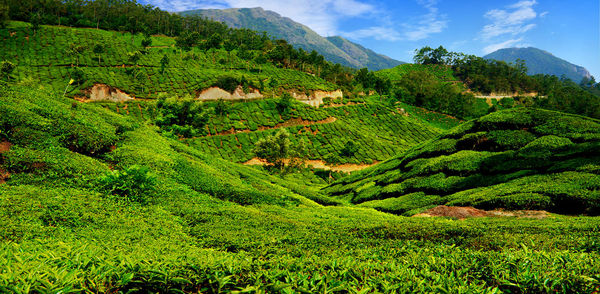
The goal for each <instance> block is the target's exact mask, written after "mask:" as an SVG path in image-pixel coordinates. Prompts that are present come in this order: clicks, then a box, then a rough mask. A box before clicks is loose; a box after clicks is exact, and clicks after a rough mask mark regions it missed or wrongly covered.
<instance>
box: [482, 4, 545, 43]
mask: <svg viewBox="0 0 600 294" xmlns="http://www.w3.org/2000/svg"><path fill="white" fill-rule="evenodd" d="M536 4H537V1H536V0H522V1H519V2H517V3H515V4H512V5H509V6H507V7H506V8H505V9H493V10H490V11H488V12H486V13H485V15H484V17H485V18H486V19H487V20H488V21H489V22H490V23H489V24H487V25H485V26H484V27H483V29H482V30H481V33H480V35H481V40H483V41H484V42H485V43H487V44H488V45H487V46H485V47H484V48H483V52H484V53H485V54H488V53H491V52H494V51H496V50H498V49H502V48H506V47H511V46H519V45H521V46H522V44H520V42H522V41H523V40H524V34H525V33H526V32H528V31H530V30H532V29H534V28H535V27H536V24H535V23H534V21H535V20H536V19H537V18H538V17H543V16H544V15H545V14H544V15H542V16H540V15H538V13H537V12H536V11H535V9H534V6H535V5H536Z"/></svg>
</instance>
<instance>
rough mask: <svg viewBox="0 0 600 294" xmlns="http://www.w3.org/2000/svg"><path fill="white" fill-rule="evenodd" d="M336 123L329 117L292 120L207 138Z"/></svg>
mask: <svg viewBox="0 0 600 294" xmlns="http://www.w3.org/2000/svg"><path fill="white" fill-rule="evenodd" d="M335 121H337V118H335V117H334V116H331V117H328V118H326V119H323V120H317V121H311V120H303V119H301V118H292V119H290V120H288V121H285V122H282V123H279V124H276V125H275V126H273V127H267V126H260V127H258V128H257V129H256V130H255V131H251V130H249V129H244V130H236V129H235V128H231V129H229V130H227V131H223V132H218V133H212V134H208V135H206V136H205V137H212V136H224V135H231V134H239V133H250V132H257V131H266V130H274V129H280V128H287V127H294V126H310V125H319V124H329V123H333V122H335Z"/></svg>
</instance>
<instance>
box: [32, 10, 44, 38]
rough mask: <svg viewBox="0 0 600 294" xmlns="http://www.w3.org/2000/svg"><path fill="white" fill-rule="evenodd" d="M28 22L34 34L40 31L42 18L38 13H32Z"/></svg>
mask: <svg viewBox="0 0 600 294" xmlns="http://www.w3.org/2000/svg"><path fill="white" fill-rule="evenodd" d="M29 22H30V23H31V29H32V30H33V32H34V34H35V33H36V32H37V31H38V30H39V29H40V26H41V25H42V16H41V15H40V13H39V12H38V13H32V14H31V15H30V16H29Z"/></svg>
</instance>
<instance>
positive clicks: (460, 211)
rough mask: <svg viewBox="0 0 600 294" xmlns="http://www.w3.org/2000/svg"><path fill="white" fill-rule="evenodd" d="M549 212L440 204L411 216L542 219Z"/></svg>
mask: <svg viewBox="0 0 600 294" xmlns="http://www.w3.org/2000/svg"><path fill="white" fill-rule="evenodd" d="M549 215H550V214H549V213H548V212H547V211H543V210H515V211H509V210H491V211H487V210H481V209H477V208H474V207H459V206H445V205H440V206H437V207H434V208H431V209H428V210H426V211H424V212H422V213H419V214H416V215H413V217H451V218H457V219H465V218H471V217H518V218H535V219H542V218H546V217H548V216H549Z"/></svg>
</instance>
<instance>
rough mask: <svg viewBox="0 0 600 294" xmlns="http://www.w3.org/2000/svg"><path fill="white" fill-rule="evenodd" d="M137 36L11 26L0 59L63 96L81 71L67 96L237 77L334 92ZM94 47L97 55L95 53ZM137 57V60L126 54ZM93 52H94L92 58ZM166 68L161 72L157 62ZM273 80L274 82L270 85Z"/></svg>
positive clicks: (3, 32)
mask: <svg viewBox="0 0 600 294" xmlns="http://www.w3.org/2000/svg"><path fill="white" fill-rule="evenodd" d="M143 38H144V37H143V36H142V35H136V36H134V37H132V36H131V35H130V34H129V33H121V32H113V31H104V30H96V29H79V28H65V27H57V26H42V28H41V29H40V30H38V31H37V32H35V33H34V32H33V31H32V30H31V28H29V27H28V25H27V24H22V23H18V22H11V25H10V26H9V28H7V29H0V40H2V42H0V60H7V61H11V62H13V63H14V64H16V65H17V68H16V70H15V73H14V75H15V77H16V78H17V79H19V80H23V79H27V78H32V79H35V80H40V81H42V83H44V84H49V85H52V86H53V87H54V88H55V89H57V90H62V91H64V90H65V88H66V87H67V84H68V82H69V80H70V79H71V77H72V75H73V72H74V71H75V70H76V69H80V70H82V71H83V73H84V75H85V78H84V81H83V83H82V84H80V85H77V84H76V85H72V86H70V87H69V88H68V89H67V95H69V96H73V95H82V94H84V93H83V91H82V90H85V89H88V88H90V87H91V86H92V85H94V84H96V83H101V84H107V85H109V86H112V87H115V88H118V89H120V90H122V91H124V92H125V93H127V94H130V95H132V96H135V97H137V98H157V97H158V96H159V94H160V93H166V94H168V95H179V96H185V95H191V96H192V97H195V96H197V94H198V93H199V92H200V91H202V90H203V89H206V88H208V87H211V86H213V85H215V83H216V82H217V80H218V79H219V78H220V77H225V76H227V77H233V78H236V79H237V80H242V78H244V79H246V80H247V83H248V84H249V85H250V86H251V87H253V88H257V89H259V90H260V91H261V92H263V93H271V92H273V91H279V90H281V89H287V90H294V91H297V92H299V93H303V92H309V91H311V90H334V89H335V86H334V85H332V84H330V83H328V82H326V81H324V80H323V79H321V78H318V77H315V76H313V75H310V74H307V73H303V72H300V71H295V70H288V69H281V68H277V67H275V66H273V65H271V64H269V63H265V64H260V65H259V64H256V63H254V62H253V61H247V60H243V59H241V58H239V57H238V56H237V52H236V51H235V50H234V51H232V52H228V51H225V50H223V49H220V50H216V49H212V50H208V51H203V50H199V49H197V48H193V49H192V50H191V51H189V52H185V51H182V50H180V49H179V48H177V47H175V39H174V38H169V37H160V36H156V37H152V45H151V46H150V47H148V48H147V49H146V48H144V47H142V45H141V42H142V40H143ZM97 45H99V46H100V47H99V48H101V50H99V51H96V46H97ZM136 51H140V52H142V54H141V55H140V58H139V60H132V59H131V58H130V55H131V54H130V53H134V52H136ZM97 52H98V53H97ZM163 56H166V57H167V60H168V63H167V64H166V65H165V70H164V72H163V71H162V68H161V67H162V65H161V60H162V58H163ZM273 80H275V81H273Z"/></svg>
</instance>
